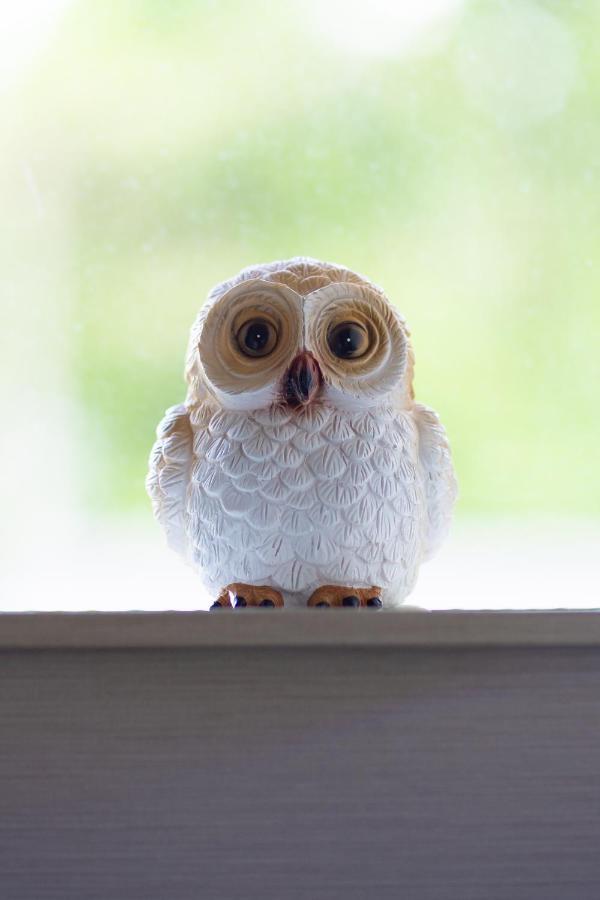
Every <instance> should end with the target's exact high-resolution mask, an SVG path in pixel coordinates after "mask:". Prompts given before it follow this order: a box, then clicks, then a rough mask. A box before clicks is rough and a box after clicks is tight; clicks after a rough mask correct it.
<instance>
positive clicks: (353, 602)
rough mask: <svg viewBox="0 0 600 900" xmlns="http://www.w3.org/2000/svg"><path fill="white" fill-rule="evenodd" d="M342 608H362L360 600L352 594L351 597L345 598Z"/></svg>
mask: <svg viewBox="0 0 600 900" xmlns="http://www.w3.org/2000/svg"><path fill="white" fill-rule="evenodd" d="M342 606H360V600H359V599H358V597H357V596H355V594H351V595H350V596H349V597H344V598H343V600H342Z"/></svg>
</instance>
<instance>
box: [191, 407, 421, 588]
mask: <svg viewBox="0 0 600 900" xmlns="http://www.w3.org/2000/svg"><path fill="white" fill-rule="evenodd" d="M191 423H192V427H193V428H194V464H193V468H192V472H191V479H190V487H189V491H188V495H187V505H188V518H187V526H186V527H187V531H188V540H189V548H190V553H191V561H192V563H193V564H194V565H195V567H196V568H197V569H198V571H199V572H201V573H202V576H203V579H204V582H205V584H206V586H207V588H208V589H209V590H210V591H212V592H215V591H218V589H219V588H220V587H221V586H222V585H223V584H227V583H228V581H230V580H231V573H232V572H235V573H236V580H238V581H245V582H248V583H249V584H266V585H271V586H273V587H275V588H277V589H278V590H281V591H282V593H283V594H284V597H285V602H286V605H290V604H291V605H306V598H307V597H308V596H310V594H311V593H312V592H313V591H314V590H315V589H317V588H318V587H319V586H320V585H324V584H336V583H344V584H349V585H356V586H358V587H369V586H370V585H378V586H380V587H381V588H382V589H383V592H384V595H385V596H389V597H393V598H396V599H397V598H401V597H403V596H405V595H406V594H407V593H408V592H409V590H410V589H411V587H412V585H413V583H414V580H415V578H416V570H417V560H418V559H419V556H420V552H419V549H420V544H421V541H422V530H423V522H424V517H423V509H424V492H423V484H422V479H421V477H420V474H419V463H418V436H417V429H416V428H415V425H414V422H413V420H412V416H411V415H410V414H407V413H403V412H394V411H393V410H392V409H391V408H390V407H384V408H377V409H375V410H372V411H366V412H365V411H361V412H359V413H355V414H350V413H348V412H344V413H340V412H338V411H336V410H334V409H333V408H331V407H329V406H326V405H321V406H313V407H309V408H308V409H307V410H304V411H302V412H300V413H294V412H292V411H290V410H287V409H285V408H283V407H275V408H273V409H269V410H265V411H257V412H254V413H250V414H246V413H241V412H231V411H227V412H224V411H213V409H211V408H210V407H203V408H201V409H200V410H198V412H197V413H196V414H194V415H192V418H191ZM207 523H210V525H209V526H208V527H207Z"/></svg>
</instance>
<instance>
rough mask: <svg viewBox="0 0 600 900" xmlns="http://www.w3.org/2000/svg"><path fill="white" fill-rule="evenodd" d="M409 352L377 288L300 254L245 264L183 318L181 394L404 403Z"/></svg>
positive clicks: (353, 405)
mask: <svg viewBox="0 0 600 900" xmlns="http://www.w3.org/2000/svg"><path fill="white" fill-rule="evenodd" d="M412 372H413V354H412V348H411V345H410V339H409V332H408V329H407V327H406V324H405V322H404V319H403V318H402V316H400V314H399V313H398V312H397V311H396V310H395V309H394V307H393V306H392V305H391V303H390V302H389V300H388V299H387V297H386V296H385V294H384V293H383V291H382V290H381V288H379V287H377V286H376V285H375V284H373V283H372V282H371V281H369V280H368V279H366V278H364V277H363V276H361V275H358V274H356V273H355V272H351V271H350V270H349V269H345V268H344V267H342V266H338V265H334V264H332V263H325V262H319V261H317V260H313V259H309V258H306V257H296V258H294V259H291V260H286V261H281V262H276V263H269V264H265V265H259V266H252V267H251V268H247V269H243V270H242V271H241V272H240V273H239V274H238V275H236V277H235V278H233V279H231V280H230V281H225V282H222V283H221V284H219V285H217V286H216V287H215V288H213V290H212V291H211V292H210V294H209V296H208V299H207V301H206V303H205V304H204V306H203V307H202V309H201V310H200V313H199V314H198V317H197V319H196V321H195V323H194V325H193V327H192V330H191V335H190V343H189V349H188V356H187V365H186V379H187V382H188V402H189V403H197V402H199V401H200V400H201V399H202V398H203V397H205V396H206V393H207V392H208V393H209V394H212V395H213V396H214V397H215V398H216V399H217V400H218V401H219V403H220V404H221V405H222V406H223V407H225V408H228V409H242V410H253V409H260V408H263V407H268V406H271V405H273V404H279V403H281V404H287V405H288V406H290V407H293V408H295V409H302V408H304V407H306V406H308V405H309V404H312V403H318V402H321V403H328V404H331V405H333V406H337V407H341V408H344V407H345V408H348V409H360V408H363V407H364V408H366V407H370V406H373V405H377V404H378V403H380V402H391V403H393V404H394V405H400V406H405V405H407V404H409V403H410V401H411V400H412V397H413V393H412Z"/></svg>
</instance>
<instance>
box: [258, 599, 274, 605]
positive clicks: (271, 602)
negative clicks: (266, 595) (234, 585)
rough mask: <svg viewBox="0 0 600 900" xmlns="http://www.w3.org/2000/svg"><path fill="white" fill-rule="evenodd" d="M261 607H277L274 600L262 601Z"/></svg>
mask: <svg viewBox="0 0 600 900" xmlns="http://www.w3.org/2000/svg"><path fill="white" fill-rule="evenodd" d="M258 605H259V606H275V604H274V603H273V601H272V600H261V601H260V603H259V604H258Z"/></svg>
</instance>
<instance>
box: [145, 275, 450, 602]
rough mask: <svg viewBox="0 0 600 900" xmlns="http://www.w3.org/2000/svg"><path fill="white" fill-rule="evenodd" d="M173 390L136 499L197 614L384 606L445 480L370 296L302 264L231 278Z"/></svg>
mask: <svg viewBox="0 0 600 900" xmlns="http://www.w3.org/2000/svg"><path fill="white" fill-rule="evenodd" d="M186 380H187V384H188V390H187V398H186V401H185V403H182V404H181V405H179V406H173V407H171V408H170V409H169V410H167V412H166V414H165V417H164V419H163V420H162V422H161V423H160V425H159V427H158V431H157V440H156V443H155V444H154V447H153V450H152V454H151V457H150V470H149V473H148V478H147V489H148V492H149V494H150V497H151V498H152V504H153V508H154V513H155V515H156V517H157V519H158V520H159V522H160V523H161V525H162V527H163V528H164V530H165V532H166V535H167V539H168V542H169V544H170V545H171V546H172V547H173V548H175V549H176V550H178V551H179V552H180V553H181V554H182V555H183V556H184V557H185V559H186V560H188V561H189V563H191V565H192V566H194V568H195V569H196V570H197V571H198V573H199V574H200V576H201V578H202V580H203V582H204V584H205V586H206V587H207V589H208V590H209V591H210V592H211V593H212V596H213V599H214V601H215V602H214V603H213V607H212V608H220V607H230V606H233V607H244V606H264V607H273V606H275V607H280V606H284V605H285V606H286V607H290V606H291V607H297V606H306V605H307V604H308V605H309V606H344V607H359V606H361V607H362V606H365V607H370V608H372V609H378V608H381V606H386V607H388V606H389V607H393V606H398V605H399V604H400V603H401V602H402V600H403V599H404V598H405V597H406V596H407V594H408V593H409V592H410V591H411V590H412V588H413V586H414V584H415V580H416V577H417V572H418V568H419V565H420V564H421V563H422V562H423V561H424V560H426V559H428V558H429V557H430V556H431V555H432V554H433V553H434V552H435V550H436V549H437V547H438V546H439V544H440V543H441V541H442V539H443V538H444V536H445V535H446V532H447V531H448V527H449V524H450V518H451V512H452V507H453V504H454V501H455V498H456V480H455V476H454V470H453V466H452V460H451V456H450V450H449V447H448V442H447V440H446V435H445V432H444V429H443V427H442V425H441V424H440V421H439V419H438V417H437V415H436V414H435V412H433V410H431V409H428V408H427V407H426V406H422V405H421V404H419V403H416V402H415V400H414V394H413V387H412V381H413V351H412V347H411V344H410V339H409V332H408V330H407V327H406V324H405V322H404V319H403V318H402V316H400V314H399V313H398V312H397V311H396V310H395V309H394V307H393V306H392V305H391V304H390V302H389V301H388V299H387V297H386V296H385V294H384V293H383V291H382V290H381V288H379V287H377V286H376V285H374V284H373V283H372V282H370V281H369V280H368V279H366V278H364V277H363V276H361V275H357V274H356V273H355V272H351V271H350V270H349V269H345V268H344V267H343V266H338V265H333V264H331V263H325V262H318V261H317V260H313V259H310V258H306V257H297V258H295V259H291V260H285V261H282V262H275V263H269V264H266V265H257V266H252V267H251V268H247V269H244V270H243V271H242V272H240V274H239V275H237V276H236V277H235V278H233V279H232V280H231V281H225V282H223V283H222V284H219V285H217V287H215V288H214V289H213V290H212V291H211V293H210V294H209V296H208V299H207V302H206V303H205V304H204V306H203V307H202V309H201V310H200V313H199V315H198V317H197V319H196V322H195V323H194V326H193V328H192V331H191V337H190V343H189V350H188V356H187V365H186Z"/></svg>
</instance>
